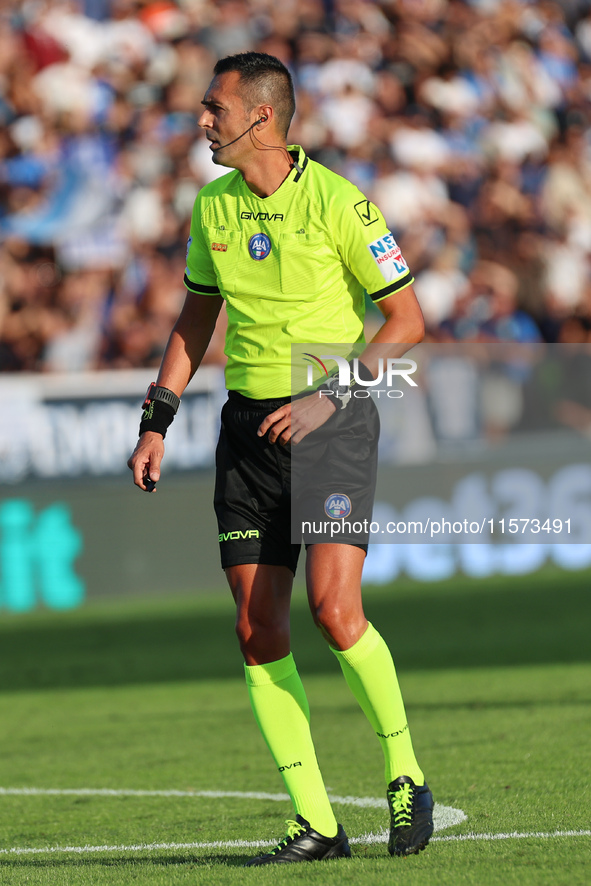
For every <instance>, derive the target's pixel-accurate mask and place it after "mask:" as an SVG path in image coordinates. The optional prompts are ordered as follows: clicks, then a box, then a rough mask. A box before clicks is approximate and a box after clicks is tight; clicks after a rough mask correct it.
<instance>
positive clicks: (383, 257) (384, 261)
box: [367, 231, 408, 283]
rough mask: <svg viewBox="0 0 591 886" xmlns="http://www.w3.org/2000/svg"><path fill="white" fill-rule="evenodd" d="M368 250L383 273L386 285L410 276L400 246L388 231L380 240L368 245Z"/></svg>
mask: <svg viewBox="0 0 591 886" xmlns="http://www.w3.org/2000/svg"><path fill="white" fill-rule="evenodd" d="M367 248H368V249H369V251H370V252H371V254H372V257H373V260H374V261H375V263H376V265H377V266H378V268H379V269H380V271H381V272H382V277H383V278H384V280H385V281H386V283H393V282H394V280H398V278H399V277H404V275H405V274H408V265H407V264H406V262H405V261H404V259H403V258H402V253H401V252H400V246H399V245H398V243H397V242H396V240H395V239H394V237H393V236H392V234H391V233H390V232H389V231H388V233H387V234H384V236H383V237H380V238H379V240H374V241H373V243H368V245H367Z"/></svg>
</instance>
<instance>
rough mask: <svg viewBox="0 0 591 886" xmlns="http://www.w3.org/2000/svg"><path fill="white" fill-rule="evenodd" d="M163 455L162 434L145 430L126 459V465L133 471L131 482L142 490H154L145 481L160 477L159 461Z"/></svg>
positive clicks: (153, 481) (154, 481)
mask: <svg viewBox="0 0 591 886" xmlns="http://www.w3.org/2000/svg"><path fill="white" fill-rule="evenodd" d="M163 455H164V440H163V439H162V434H157V433H156V431H146V432H145V433H144V434H142V436H141V437H140V438H139V440H138V441H137V446H136V447H135V449H134V450H133V453H132V454H131V456H130V457H129V459H128V461H127V467H128V468H129V469H130V470H131V471H133V482H134V483H135V485H136V486H139V488H140V489H143V491H144V492H155V491H156V490H155V489H154V487H153V486H152V488H149V486H148V484H147V483H146V481H147V480H151V481H152V483H157V482H158V480H159V479H160V462H161V461H162V456H163Z"/></svg>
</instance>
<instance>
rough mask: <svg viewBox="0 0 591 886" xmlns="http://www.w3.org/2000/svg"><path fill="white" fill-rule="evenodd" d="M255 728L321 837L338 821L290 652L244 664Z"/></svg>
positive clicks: (329, 834)
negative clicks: (328, 792) (275, 658)
mask: <svg viewBox="0 0 591 886" xmlns="http://www.w3.org/2000/svg"><path fill="white" fill-rule="evenodd" d="M244 670H245V673H246V684H247V686H248V694H249V696H250V703H251V705H252V710H253V712H254V715H255V718H256V721H257V723H258V726H259V729H260V730H261V732H262V734H263V738H264V739H265V741H266V742H267V745H268V747H269V750H270V751H271V754H272V755H273V759H274V760H275V764H276V765H277V767H278V769H279V772H280V773H281V776H282V778H283V781H284V782H285V787H286V788H287V792H288V794H289V796H290V797H291V801H292V803H293V805H294V809H295V810H296V812H298V813H299V814H300V815H301V816H302V818H305V819H306V820H307V821H309V822H310V824H311V826H312V827H313V828H314V830H316V831H318V833H320V834H323V835H324V836H325V837H334V836H336V833H337V830H338V826H337V822H336V819H335V817H334V814H333V811H332V809H331V806H330V802H329V799H328V796H327V794H326V788H325V787H324V782H323V781H322V776H321V774H320V769H319V768H318V761H317V759H316V752H315V750H314V745H313V744H312V736H311V734H310V709H309V707H308V700H307V698H306V693H305V691H304V687H303V686H302V681H301V680H300V675H299V674H298V672H297V670H296V666H295V662H294V660H293V656H292V655H291V653H290V654H289V655H288V656H286V657H285V658H281V659H279V661H272V662H270V663H269V664H263V665H244Z"/></svg>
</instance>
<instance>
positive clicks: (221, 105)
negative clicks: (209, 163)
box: [199, 71, 256, 168]
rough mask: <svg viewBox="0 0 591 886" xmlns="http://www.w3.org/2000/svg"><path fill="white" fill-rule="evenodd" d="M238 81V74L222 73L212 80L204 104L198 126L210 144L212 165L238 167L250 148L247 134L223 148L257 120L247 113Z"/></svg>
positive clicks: (232, 72) (235, 72)
mask: <svg viewBox="0 0 591 886" xmlns="http://www.w3.org/2000/svg"><path fill="white" fill-rule="evenodd" d="M239 82H240V74H239V73H238V71H228V72H227V73H225V74H219V75H218V76H217V77H214V78H213V80H212V81H211V83H210V85H209V89H208V90H207V92H206V93H205V97H204V99H203V102H202V104H204V105H205V110H204V111H203V113H202V115H201V117H200V118H199V126H200V127H201V128H202V129H203V130H204V131H205V134H206V136H207V139H208V140H209V142H210V143H211V144H210V148H211V150H212V158H213V162H214V163H217V164H218V165H219V166H230V167H234V168H236V167H237V166H238V164H239V160H241V159H243V158H244V156H245V154H246V153H247V152H248V149H249V148H250V139H249V138H248V135H245V136H244V138H240V139H239V140H238V141H236V142H235V143H234V144H233V145H230V146H229V147H227V148H225V147H221V145H227V144H228V142H231V141H233V140H234V139H235V138H238V136H241V135H242V134H243V133H245V131H246V130H247V129H248V127H249V126H250V124H251V123H252V122H254V120H256V115H255V114H254V112H252V111H251V112H250V113H248V114H247V113H246V111H245V110H244V105H243V104H242V98H241V97H240V92H239ZM251 118H252V119H251ZM216 149H217V150H216Z"/></svg>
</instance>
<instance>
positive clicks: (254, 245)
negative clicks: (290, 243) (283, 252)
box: [248, 234, 271, 261]
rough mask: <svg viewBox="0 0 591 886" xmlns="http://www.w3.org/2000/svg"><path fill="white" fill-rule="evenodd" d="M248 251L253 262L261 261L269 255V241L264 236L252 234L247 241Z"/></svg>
mask: <svg viewBox="0 0 591 886" xmlns="http://www.w3.org/2000/svg"><path fill="white" fill-rule="evenodd" d="M248 251H249V253H250V257H251V258H254V260H255V261H262V260H263V259H264V258H267V256H268V255H271V241H270V240H269V238H268V237H267V235H266V234H253V235H252V237H251V238H250V240H249V241H248Z"/></svg>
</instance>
